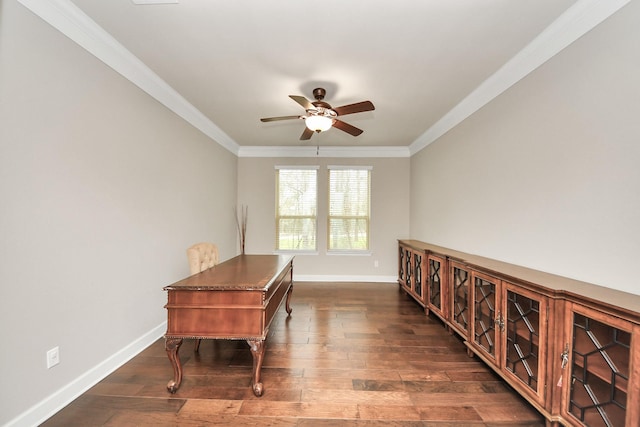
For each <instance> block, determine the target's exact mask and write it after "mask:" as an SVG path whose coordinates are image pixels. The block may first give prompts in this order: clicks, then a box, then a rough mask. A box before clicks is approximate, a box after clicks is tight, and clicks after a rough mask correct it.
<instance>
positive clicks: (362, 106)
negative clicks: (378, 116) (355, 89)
mask: <svg viewBox="0 0 640 427" xmlns="http://www.w3.org/2000/svg"><path fill="white" fill-rule="evenodd" d="M375 109H376V107H374V106H373V104H372V103H371V101H362V102H356V103H355V104H349V105H343V106H342V107H336V108H333V111H335V112H336V113H337V114H338V115H339V116H344V115H345V114H353V113H361V112H363V111H372V110H375Z"/></svg>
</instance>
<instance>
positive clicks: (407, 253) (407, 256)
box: [404, 248, 413, 290]
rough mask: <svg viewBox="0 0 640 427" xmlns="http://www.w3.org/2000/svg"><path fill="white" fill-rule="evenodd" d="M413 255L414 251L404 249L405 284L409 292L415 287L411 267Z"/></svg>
mask: <svg viewBox="0 0 640 427" xmlns="http://www.w3.org/2000/svg"><path fill="white" fill-rule="evenodd" d="M412 254H413V251H411V250H410V249H409V248H405V249H404V275H405V277H404V282H405V286H406V287H407V289H408V290H411V289H412V286H413V285H412V281H413V267H412V266H411V259H412V258H413V256H412Z"/></svg>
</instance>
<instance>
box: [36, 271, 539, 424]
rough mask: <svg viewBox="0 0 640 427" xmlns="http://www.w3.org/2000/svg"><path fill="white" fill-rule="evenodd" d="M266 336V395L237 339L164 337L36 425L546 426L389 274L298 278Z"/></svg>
mask: <svg viewBox="0 0 640 427" xmlns="http://www.w3.org/2000/svg"><path fill="white" fill-rule="evenodd" d="M292 308H293V313H292V315H291V316H288V315H287V313H286V312H285V311H284V307H281V308H280V310H279V311H278V313H277V314H276V316H275V317H274V321H273V323H272V325H271V329H270V332H269V336H268V339H267V344H266V351H265V356H264V363H263V369H262V381H263V384H264V389H265V391H264V395H263V396H262V397H259V398H258V397H256V396H255V395H254V394H253V392H252V391H251V388H250V383H251V370H252V356H251V352H250V350H249V347H248V345H247V344H246V342H244V341H225V340H219V341H212V340H203V341H202V344H201V346H200V351H199V352H198V353H195V352H194V351H193V349H194V347H193V345H194V342H193V341H192V340H185V342H184V343H183V345H182V348H181V350H180V358H181V360H182V361H183V367H184V380H183V383H182V385H181V387H180V389H179V390H178V391H177V393H175V394H173V395H172V394H169V393H168V392H167V391H166V384H167V382H168V381H169V379H171V377H172V375H173V370H172V367H171V364H170V362H169V360H168V358H167V355H166V352H165V349H164V340H162V339H160V340H158V341H156V342H154V343H153V344H152V345H150V346H149V347H148V348H146V349H145V350H144V351H142V352H141V353H140V354H139V355H137V356H136V357H135V358H133V359H132V360H131V361H129V362H128V363H126V364H125V365H123V366H122V367H121V368H119V369H117V370H116V371H115V372H113V373H112V374H111V375H109V376H108V377H107V378H105V379H104V380H102V381H101V382H100V383H98V384H96V385H95V386H94V387H92V388H91V389H90V390H89V391H87V392H86V393H85V394H84V395H82V396H81V397H79V398H78V399H76V400H75V401H74V402H72V403H71V404H69V405H68V406H67V407H66V408H64V409H62V410H61V411H60V412H59V413H58V414H56V415H54V416H53V417H51V418H50V419H49V420H47V421H46V422H45V423H44V424H43V426H45V427H51V426H54V427H56V426H65V427H67V426H72V427H73V426H82V427H85V426H141V427H146V426H187V427H190V426H223V425H224V426H239V427H243V426H259V427H260V426H262V427H266V426H279V427H280V426H284V427H289V426H291V427H333V426H340V427H362V426H366V427H382V426H385V427H394V426H397V427H453V426H455V427H465V426H469V427H498V426H502V427H505V426H510V427H513V426H517V427H542V426H544V421H543V419H542V417H541V416H540V415H539V414H538V413H537V412H536V411H535V410H534V409H533V408H531V406H529V404H528V403H526V402H525V401H524V400H523V399H522V398H521V397H520V396H518V395H517V394H516V393H515V392H513V391H512V390H511V389H510V388H509V387H508V386H507V385H506V384H505V383H504V382H503V381H502V380H501V379H500V378H499V377H498V376H496V375H495V374H494V373H493V372H492V371H491V370H490V369H489V368H488V367H487V366H486V365H484V364H483V363H482V362H480V361H479V360H478V359H476V358H471V357H469V356H468V355H467V352H466V347H465V346H464V344H463V343H462V342H461V341H460V339H458V338H457V337H456V336H454V335H451V334H450V333H449V332H448V331H447V330H446V329H445V328H444V327H443V325H442V323H441V322H440V321H439V320H438V319H435V318H433V317H428V316H425V314H424V311H423V309H422V308H421V307H420V306H418V305H417V304H416V303H415V301H413V300H412V299H410V298H408V297H407V296H406V295H404V294H403V293H402V292H399V291H398V287H397V285H395V284H379V283H342V282H341V283H296V284H295V285H294V292H293V298H292Z"/></svg>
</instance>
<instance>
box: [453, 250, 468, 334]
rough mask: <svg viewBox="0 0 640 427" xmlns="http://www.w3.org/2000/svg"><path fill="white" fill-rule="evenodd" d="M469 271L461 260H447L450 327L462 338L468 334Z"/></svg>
mask: <svg viewBox="0 0 640 427" xmlns="http://www.w3.org/2000/svg"><path fill="white" fill-rule="evenodd" d="M470 286H471V271H470V269H469V268H468V267H467V266H466V265H464V264H463V263H461V262H457V261H454V260H450V261H449V287H448V290H447V293H448V294H449V302H450V303H449V314H450V319H449V320H450V324H451V328H452V329H453V330H454V331H455V332H457V333H458V334H460V335H462V336H463V337H464V338H466V337H468V336H469V330H470V318H471V308H470V306H469V299H470V295H469V287H470Z"/></svg>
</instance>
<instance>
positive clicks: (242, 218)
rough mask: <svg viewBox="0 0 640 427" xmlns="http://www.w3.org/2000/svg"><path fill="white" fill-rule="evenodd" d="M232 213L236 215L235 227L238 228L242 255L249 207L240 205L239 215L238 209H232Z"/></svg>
mask: <svg viewBox="0 0 640 427" xmlns="http://www.w3.org/2000/svg"><path fill="white" fill-rule="evenodd" d="M233 211H234V213H235V214H236V226H237V227H238V233H239V235H240V250H241V251H242V252H241V253H242V254H243V255H244V242H245V240H246V238H247V215H248V212H249V206H245V205H241V206H240V213H238V208H235V207H234V208H233Z"/></svg>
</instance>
